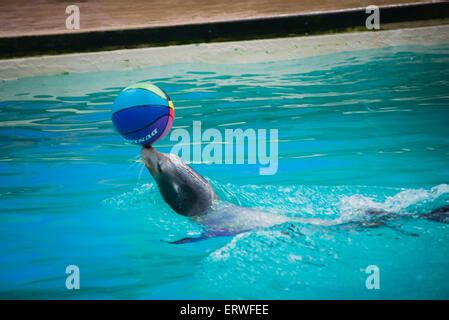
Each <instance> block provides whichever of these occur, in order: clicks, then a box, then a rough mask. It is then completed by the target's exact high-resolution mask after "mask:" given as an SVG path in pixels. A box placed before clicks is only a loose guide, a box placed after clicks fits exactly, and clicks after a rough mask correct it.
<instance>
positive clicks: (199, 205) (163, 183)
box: [141, 146, 218, 217]
mask: <svg viewBox="0 0 449 320" xmlns="http://www.w3.org/2000/svg"><path fill="white" fill-rule="evenodd" d="M141 155H142V160H143V162H144V164H145V166H146V167H147V169H148V171H150V173H151V175H152V176H153V178H154V180H155V181H156V184H157V186H158V188H159V192H160V193H161V195H162V197H163V198H164V200H165V202H167V204H168V205H169V206H170V207H171V208H172V209H173V210H174V211H175V212H176V213H179V214H181V215H184V216H189V217H192V216H199V215H203V214H205V213H207V212H208V211H209V210H210V208H211V207H212V204H213V201H214V200H217V199H218V197H217V195H216V194H215V191H214V189H213V188H212V187H211V185H210V184H209V182H208V181H207V180H206V179H204V178H203V176H201V175H200V174H199V173H198V172H196V171H195V170H193V169H192V168H191V167H189V166H188V165H187V164H185V163H184V162H183V161H182V160H181V159H180V158H179V157H178V156H176V155H173V154H164V153H160V152H158V151H157V150H156V149H155V148H154V147H151V146H148V147H143V148H142V151H141Z"/></svg>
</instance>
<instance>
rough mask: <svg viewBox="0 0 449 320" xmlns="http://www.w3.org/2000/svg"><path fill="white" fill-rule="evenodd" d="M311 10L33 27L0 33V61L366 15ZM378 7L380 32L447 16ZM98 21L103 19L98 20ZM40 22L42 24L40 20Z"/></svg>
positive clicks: (360, 24)
mask: <svg viewBox="0 0 449 320" xmlns="http://www.w3.org/2000/svg"><path fill="white" fill-rule="evenodd" d="M384 2H385V1H383V3H384ZM387 2H388V1H387ZM398 2H402V1H398ZM313 8H314V6H311V7H310V8H309V9H312V11H308V12H291V13H288V14H272V15H264V16H255V17H247V18H241V17H240V18H239V17H238V16H237V17H236V16H235V15H234V16H233V15H231V16H229V17H227V19H226V20H218V21H214V20H205V21H202V22H195V20H194V21H193V22H186V21H176V20H175V21H173V24H168V25H148V26H140V27H127V26H126V25H121V26H115V27H112V28H105V27H101V26H97V27H95V28H92V29H87V30H83V29H81V30H64V29H58V30H47V31H45V30H41V29H39V28H38V29H35V30H29V31H28V32H27V33H22V34H21V33H19V34H17V33H16V32H13V31H12V30H10V32H2V34H1V35H0V58H11V57H22V56H23V57H25V56H35V55H43V54H61V53H75V52H76V53H79V52H93V51H105V50H115V49H122V48H128V49H130V48H137V47H157V46H167V45H180V44H191V43H210V42H223V41H236V40H253V39H266V38H280V37H291V36H299V35H311V34H322V33H335V32H343V31H351V30H352V31H353V30H354V29H361V30H363V29H365V20H366V18H367V17H368V14H367V13H366V8H365V7H362V5H360V7H350V8H347V7H346V8H345V7H343V8H341V7H340V8H341V9H339V6H336V7H335V8H334V9H332V10H328V11H323V10H316V11H313ZM379 8H380V17H381V18H380V20H381V21H380V23H381V26H382V28H383V26H384V25H386V24H391V23H400V22H412V21H427V20H432V19H445V18H447V17H449V1H435V2H416V3H396V4H388V5H382V6H379ZM51 13H53V14H56V11H55V12H53V11H50V12H49V14H51ZM235 14H236V13H235ZM97 18H98V19H104V17H103V18H102V16H98V17H97ZM41 19H43V20H45V17H41ZM6 22H8V21H6ZM131 22H132V21H130V23H131ZM24 23H26V20H25V21H24ZM42 23H44V22H42Z"/></svg>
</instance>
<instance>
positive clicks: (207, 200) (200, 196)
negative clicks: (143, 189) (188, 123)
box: [141, 146, 289, 244]
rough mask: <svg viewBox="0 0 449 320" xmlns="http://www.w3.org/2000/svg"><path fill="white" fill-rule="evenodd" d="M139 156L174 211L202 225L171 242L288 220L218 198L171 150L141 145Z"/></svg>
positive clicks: (226, 233) (203, 237)
mask: <svg viewBox="0 0 449 320" xmlns="http://www.w3.org/2000/svg"><path fill="white" fill-rule="evenodd" d="M141 156H142V161H143V163H144V164H145V166H146V167H147V169H148V171H149V172H150V174H151V175H152V176H153V178H154V180H155V181H156V184H157V186H158V189H159V192H160V193H161V195H162V198H163V199H164V200H165V202H166V203H167V204H168V205H169V206H170V207H171V208H172V209H173V210H174V211H175V212H176V213H178V214H181V215H184V216H187V217H189V218H191V219H193V220H194V221H196V222H197V223H199V224H200V225H202V226H203V227H204V233H203V234H202V235H201V236H200V237H197V238H184V239H181V240H178V241H175V242H172V243H175V244H177V243H185V242H193V241H198V240H202V239H205V238H210V237H217V236H231V235H235V234H238V233H242V232H245V231H249V230H252V229H256V228H262V227H268V226H272V225H276V224H281V223H284V222H287V221H289V220H288V218H287V217H284V216H280V215H276V214H271V213H268V212H262V211H259V210H255V209H252V208H244V207H239V206H235V205H232V204H230V203H226V202H221V201H219V199H218V196H217V194H216V193H215V191H214V189H213V188H212V186H211V185H210V183H209V182H208V181H207V180H206V179H205V178H204V177H203V176H201V175H200V174H199V173H198V172H196V171H195V170H193V169H192V168H191V167H190V166H188V165H187V164H186V163H184V162H183V161H182V160H181V159H180V158H179V157H178V156H176V155H174V154H164V153H160V152H158V151H157V150H156V149H155V148H154V147H152V146H146V147H143V148H142V150H141Z"/></svg>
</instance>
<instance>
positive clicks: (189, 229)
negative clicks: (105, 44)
mask: <svg viewBox="0 0 449 320" xmlns="http://www.w3.org/2000/svg"><path fill="white" fill-rule="evenodd" d="M448 52H449V46H448V45H440V46H434V47H421V46H416V47H392V48H386V49H378V50H371V51H353V52H344V53H339V54H332V55H325V56H319V57H312V58H306V59H300V60H290V61H278V62H267V63H256V64H246V65H238V64H236V65H215V64H174V65H169V66H163V67H153V68H142V69H138V70H129V71H120V72H97V73H90V74H66V73H64V74H61V75H56V76H49V77H30V78H23V79H17V80H12V81H6V82H2V83H0V97H1V102H0V110H1V116H2V117H1V119H0V150H1V154H0V175H1V185H0V208H1V212H0V297H1V298H25V299H29V298H50V299H54V298H56V299H59V298H62V299H74V298H81V299H86V298H100V299H103V298H105V299H165V298H175V299H178V298H200V299H212V298H214V299H222V298H236V299H240V298H250V299H259V298H269V299H301V298H313V299H333V298H344V299H346V298H356V299H369V298H380V299H411V298H418V299H426V298H437V299H441V298H446V299H447V298H449V279H448V277H447V270H448V268H449V246H448V245H447V244H448V243H449V228H448V225H447V224H443V223H437V222H433V221H429V220H426V219H419V218H417V217H418V216H419V214H422V213H425V212H428V211H430V210H432V209H435V208H438V207H441V206H442V205H447V204H449V185H448V183H449V167H448V161H449V122H448V121H449V81H448V79H449V56H448ZM139 81H150V82H153V83H155V84H157V85H159V86H160V87H162V88H163V89H164V90H165V91H167V92H168V93H169V94H170V96H171V98H172V99H173V101H174V103H175V106H176V119H175V123H174V126H175V128H176V127H177V128H186V129H188V130H190V129H191V126H192V121H193V120H202V126H203V129H207V128H217V129H219V130H224V129H225V128H243V129H245V128H254V129H257V128H276V129H278V130H279V169H278V172H277V174H276V175H271V176H261V175H259V174H258V169H259V167H258V165H206V164H193V165H192V166H193V167H194V168H195V169H196V170H197V171H198V172H200V173H201V174H203V175H204V176H205V177H207V178H208V179H209V180H210V181H211V183H212V184H213V186H214V187H215V188H216V190H217V193H218V194H219V196H220V197H221V198H222V199H223V200H225V201H229V202H232V203H234V204H239V205H242V206H247V207H253V208H261V209H263V210H266V211H271V212H275V213H276V214H279V215H282V216H285V217H288V218H289V219H291V220H292V222H287V223H284V224H281V225H276V226H273V227H268V228H265V229H261V230H253V231H250V232H247V233H243V234H239V235H237V236H233V237H223V238H214V239H209V240H206V241H202V242H195V243H190V244H185V245H172V244H168V243H167V242H166V241H173V240H177V239H179V238H183V237H187V236H195V235H198V234H200V232H201V226H199V225H197V224H195V223H194V222H192V221H190V220H188V219H187V218H185V217H182V216H179V215H177V214H175V213H173V212H172V211H171V209H170V208H169V207H168V206H167V205H166V204H165V203H164V201H163V200H162V198H161V196H160V195H159V193H158V191H157V189H156V187H155V185H154V184H153V180H152V178H151V176H150V175H149V173H148V172H147V171H146V170H143V166H142V164H141V163H140V162H139V148H138V147H136V146H134V145H130V144H127V143H125V142H124V141H123V140H121V138H120V136H118V134H116V133H115V132H114V130H113V128H112V123H111V121H110V117H111V114H110V106H111V103H112V101H113V100H114V98H115V96H116V95H117V93H118V92H119V91H120V90H121V89H122V88H124V87H125V86H128V85H129V84H132V83H135V82H139ZM172 145H173V142H171V141H170V140H169V138H168V137H167V138H165V139H164V140H163V141H161V142H160V144H159V148H160V150H162V151H164V152H168V151H169V150H170V147H171V146H172ZM373 208H374V209H384V210H388V211H391V212H395V213H397V214H398V215H401V217H398V218H397V219H393V220H392V221H391V222H389V223H387V224H385V225H381V226H378V227H373V228H369V227H362V226H360V225H359V226H358V227H357V226H355V227H354V226H351V225H347V226H346V227H343V226H336V227H318V226H312V225H307V224H301V223H298V222H294V221H293V220H294V219H295V218H298V217H307V218H310V217H316V218H326V219H343V220H346V221H354V220H357V221H364V219H366V217H365V215H364V212H365V211H366V210H368V209H373ZM161 240H162V241H161ZM72 264H74V265H77V266H79V268H80V272H81V288H80V290H72V291H69V290H67V289H66V288H65V280H66V274H65V268H66V266H67V265H72ZM368 265H377V266H378V267H379V270H380V289H379V290H368V289H367V288H366V287H365V280H366V277H367V274H365V272H363V271H362V269H364V268H366V267H367V266H368Z"/></svg>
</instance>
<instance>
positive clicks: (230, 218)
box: [141, 146, 449, 244]
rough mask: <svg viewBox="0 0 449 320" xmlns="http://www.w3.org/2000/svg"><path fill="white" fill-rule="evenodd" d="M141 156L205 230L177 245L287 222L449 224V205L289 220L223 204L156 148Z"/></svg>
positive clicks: (168, 198)
mask: <svg viewBox="0 0 449 320" xmlns="http://www.w3.org/2000/svg"><path fill="white" fill-rule="evenodd" d="M141 156H142V161H143V163H144V164H145V166H146V167H147V169H148V171H149V172H150V173H151V175H152V176H153V178H154V180H155V181H156V184H157V186H158V188H159V192H160V193H161V195H162V197H163V198H164V200H165V202H167V204H168V205H169V206H170V207H171V208H172V209H173V210H174V211H175V212H177V213H178V214H181V215H184V216H187V217H189V218H191V219H193V220H195V221H196V222H197V223H199V224H201V225H202V226H203V227H204V233H203V234H202V235H201V236H200V237H197V238H183V239H180V240H177V241H174V242H171V243H175V244H179V243H186V242H194V241H199V240H203V239H206V238H210V237H218V236H232V235H235V234H238V233H242V232H246V231H249V230H253V229H257V228H265V227H270V226H274V225H279V224H283V223H286V222H290V223H293V222H297V223H301V224H313V225H317V226H323V227H332V226H342V227H344V226H345V225H353V226H354V227H360V226H362V227H366V228H369V227H379V226H390V227H391V225H390V224H389V222H390V221H392V220H397V219H398V218H400V217H416V218H424V219H428V220H431V221H435V222H441V223H449V205H447V206H443V207H441V208H438V209H435V210H433V211H431V212H429V213H424V214H418V215H410V214H401V213H394V212H387V211H383V210H378V209H369V208H366V212H365V214H364V216H365V217H366V218H365V219H360V220H357V221H341V220H340V219H336V220H326V219H316V218H288V217H286V216H283V215H278V214H274V213H270V212H264V211H260V210H256V209H252V208H245V207H239V206H235V205H233V204H230V203H227V202H222V201H219V199H218V196H217V194H216V193H215V191H214V189H213V188H212V186H211V185H210V183H209V182H208V181H207V180H206V179H205V178H204V177H203V176H201V175H200V174H199V173H198V172H196V171H195V170H193V169H192V168H191V167H190V166H188V165H187V164H186V163H184V162H183V161H182V160H181V159H180V158H179V157H178V156H176V155H173V154H164V153H160V152H158V151H157V150H156V149H155V148H154V147H151V146H147V147H143V148H142V151H141Z"/></svg>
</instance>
